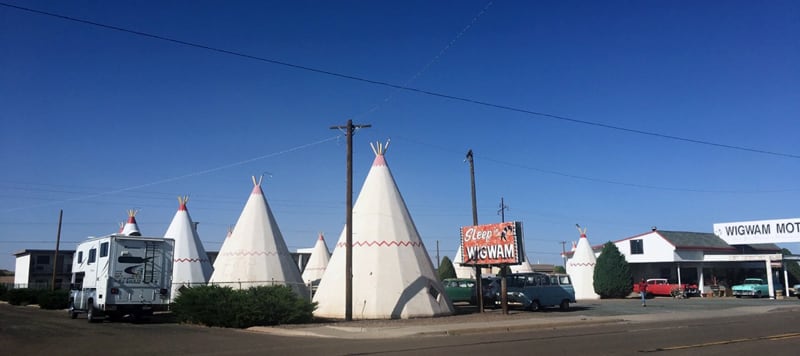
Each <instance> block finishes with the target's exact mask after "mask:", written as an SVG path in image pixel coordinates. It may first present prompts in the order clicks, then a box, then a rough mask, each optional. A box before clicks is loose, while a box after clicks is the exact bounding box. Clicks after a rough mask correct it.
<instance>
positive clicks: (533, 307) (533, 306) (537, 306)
mask: <svg viewBox="0 0 800 356" xmlns="http://www.w3.org/2000/svg"><path fill="white" fill-rule="evenodd" d="M530 309H531V311H533V312H537V311H542V305H541V304H539V301H538V300H534V301H532V302H531V307H530Z"/></svg>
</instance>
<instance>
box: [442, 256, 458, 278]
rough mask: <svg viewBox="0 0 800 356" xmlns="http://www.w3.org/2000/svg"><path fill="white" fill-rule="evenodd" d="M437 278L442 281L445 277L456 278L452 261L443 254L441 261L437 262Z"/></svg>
mask: <svg viewBox="0 0 800 356" xmlns="http://www.w3.org/2000/svg"><path fill="white" fill-rule="evenodd" d="M438 273H439V280H440V281H443V280H444V279H445V278H456V269H455V268H454V267H453V262H452V261H450V258H449V257H447V256H444V257H443V258H442V262H441V263H439V270H438Z"/></svg>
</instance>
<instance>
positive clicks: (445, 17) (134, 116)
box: [0, 0, 800, 269]
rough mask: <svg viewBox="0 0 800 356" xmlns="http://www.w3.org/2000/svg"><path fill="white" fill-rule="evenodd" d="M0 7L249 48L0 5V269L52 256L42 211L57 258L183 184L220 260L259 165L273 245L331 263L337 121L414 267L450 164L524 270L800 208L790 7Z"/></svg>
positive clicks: (169, 213) (447, 193)
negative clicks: (515, 249)
mask: <svg viewBox="0 0 800 356" xmlns="http://www.w3.org/2000/svg"><path fill="white" fill-rule="evenodd" d="M0 2H2V3H4V4H11V5H14V6H21V7H25V8H29V9H33V10H38V11H44V12H48V13H53V14H57V15H60V16H65V17H70V18H75V19H80V20H84V21H89V22H94V23H98V24H103V25H107V26H112V27H117V28H122V29H126V30H131V31H138V32H141V33H146V34H150V35H156V36H160V37H162V38H169V39H173V40H177V41H183V42H187V43H193V44H199V45H203V46H206V47H210V48H213V49H217V50H224V51H230V52H235V53H238V54H242V55H245V56H237V55H232V54H230V53H224V52H221V51H214V50H210V49H203V48H198V47H193V46H189V45H186V44H180V43H176V42H170V41H165V40H160V39H156V38H153V37H147V36H142V35H138V34H134V33H131V32H124V31H119V30H113V29H110V28H108V27H98V26H93V25H90V24H86V23H79V22H75V21H70V20H67V19H65V18H63V17H62V18H58V17H53V16H48V15H43V14H39V13H33V12H30V11H25V10H21V9H19V8H13V7H8V6H0V120H1V121H0V122H1V123H2V126H0V268H4V269H14V259H13V256H12V254H13V253H14V252H15V251H19V250H22V249H25V248H41V249H51V248H54V245H55V237H56V230H57V221H58V212H59V209H63V210H64V224H63V229H62V245H61V246H62V248H63V249H74V247H75V245H76V244H77V242H78V241H80V240H82V239H84V238H86V237H87V236H99V235H105V234H108V233H112V232H115V231H116V230H117V224H118V223H119V222H120V221H124V220H125V219H126V217H127V215H126V211H127V210H128V209H139V213H138V215H137V220H138V222H139V226H140V229H141V230H142V233H143V234H144V235H147V236H158V235H162V234H163V233H164V232H165V231H166V229H167V226H168V224H169V222H170V221H171V220H172V217H173V215H174V214H175V211H176V210H177V207H178V202H177V199H176V197H177V196H178V195H190V196H191V198H190V200H189V204H188V208H189V212H190V214H191V215H192V218H193V219H194V220H195V221H198V222H200V225H199V228H198V230H199V231H198V232H199V234H200V237H201V239H202V241H203V243H204V245H205V248H206V249H207V250H209V251H216V250H218V249H219V247H220V245H221V242H222V240H223V239H224V237H225V234H226V230H227V228H228V226H230V225H232V224H234V223H235V222H236V220H237V218H238V216H239V214H240V212H241V209H242V207H243V206H244V203H245V201H246V200H247V197H248V196H249V194H250V191H251V190H252V183H251V181H250V177H251V176H252V175H257V176H260V175H262V174H264V175H265V178H264V184H263V187H264V192H265V194H266V196H267V200H268V202H269V204H270V205H271V207H272V209H273V212H274V214H275V217H276V219H277V220H278V224H279V226H280V228H281V231H282V232H283V235H284V238H285V240H286V243H287V245H288V246H289V248H290V249H291V250H295V249H297V248H304V247H312V246H313V244H314V242H315V240H316V235H317V233H318V232H323V233H324V234H325V236H326V239H327V241H328V246H329V247H330V248H333V246H334V245H335V243H336V241H337V240H338V238H339V236H340V234H341V232H342V229H343V226H344V221H345V206H344V202H345V173H346V172H345V163H346V161H345V140H344V137H343V136H342V134H341V133H340V132H338V131H336V130H331V129H330V127H331V126H333V125H342V124H345V123H346V121H347V119H353V120H354V122H355V123H357V124H371V125H372V127H371V128H368V129H363V130H359V131H358V132H357V133H356V135H355V136H354V143H355V146H354V192H355V195H356V196H357V194H358V192H359V191H360V188H361V184H362V183H363V181H364V179H365V177H366V174H367V172H368V171H369V168H370V165H371V162H372V160H373V158H374V154H373V153H372V150H371V149H370V147H369V142H376V141H386V140H387V139H391V144H390V146H389V150H388V153H387V154H386V159H387V162H388V164H389V167H390V169H391V170H392V173H393V175H394V178H395V180H396V182H397V185H398V187H399V189H400V191H401V193H402V194H403V197H404V199H405V201H406V204H407V206H408V208H409V211H410V212H411V216H412V218H413V219H414V221H415V223H416V227H417V229H418V231H419V233H420V235H421V236H422V238H423V241H424V242H425V245H426V247H427V249H428V251H429V254H430V255H431V257H432V258H434V259H435V256H436V247H437V242H438V246H439V249H440V254H441V255H442V256H444V255H448V256H450V257H451V258H452V257H453V255H454V254H455V251H456V249H457V246H458V239H459V236H458V228H459V227H460V226H463V225H470V224H471V223H472V212H471V199H470V179H469V178H470V177H469V165H468V164H467V163H465V162H464V157H465V154H466V152H467V150H469V149H472V150H474V152H475V176H476V185H477V203H478V204H477V205H478V215H479V222H480V223H492V222H499V221H500V216H499V214H498V208H499V205H500V199H501V197H502V198H504V199H505V203H506V205H507V206H508V207H509V209H508V210H507V211H506V212H505V219H506V220H507V221H508V220H518V221H522V222H523V224H524V231H525V241H526V250H527V255H528V257H529V259H530V260H531V262H541V263H554V264H560V263H561V258H560V252H561V248H562V244H561V241H567V248H569V244H570V241H574V240H577V238H578V236H579V235H578V231H577V230H576V229H575V224H576V223H578V224H580V225H581V226H583V227H586V228H587V229H588V236H589V239H590V241H591V242H592V243H593V244H600V243H603V242H605V241H609V240H617V239H621V238H626V237H630V236H633V235H637V234H640V233H644V232H647V231H649V229H650V228H651V227H652V226H657V227H658V228H659V229H662V230H678V231H694V232H711V231H712V224H714V223H719V222H731V221H746V220H761V219H778V218H794V217H797V216H798V215H800V212H798V201H800V199H798V197H799V196H800V186H799V185H798V182H799V181H798V177H800V140H798V134H799V133H800V121H799V120H798V117H799V115H800V65H798V63H800V3H799V2H797V1H768V2H754V1H725V2H720V1H701V2H697V1H624V2H615V1H603V2H594V1H504V0H499V1H490V2H487V1H484V0H480V1H479V0H458V1H456V0H453V1H408V0H403V1H18V0H0ZM248 57H251V58H248ZM252 57H255V58H252ZM265 60H267V61H265ZM270 61H273V62H270ZM275 62H280V63H285V64H290V65H292V66H294V67H292V66H286V65H281V64H276V63H275ZM300 67H304V68H311V69H315V70H317V71H310V70H307V69H303V68H300ZM321 71H322V72H327V73H334V74H338V75H331V74H326V73H322V72H321ZM348 76H349V77H351V78H347V77H348ZM352 77H356V78H361V79H367V80H369V81H373V83H370V82H367V81H359V80H354V79H352ZM374 82H379V83H388V84H392V85H396V86H402V87H407V88H413V89H418V90H421V91H424V92H420V91H412V90H404V89H396V88H392V87H389V86H386V85H380V84H376V83H374ZM425 92H428V93H436V94H443V95H444V96H441V95H440V96H436V95H430V94H426V93H425ZM448 96H449V97H448ZM453 97H455V98H459V99H466V100H458V99H454V98H453ZM476 102H477V103H476ZM485 104H490V105H485ZM534 113H544V114H549V115H554V116H557V117H558V118H554V117H548V116H542V115H536V114H534ZM621 129H624V130H621ZM644 133H649V134H644ZM676 137H677V138H682V139H684V140H679V139H675V138H676ZM690 140H694V141H700V142H701V143H698V142H690ZM702 142H704V143H705V144H704V143H702ZM708 143H711V144H708ZM724 146H733V147H734V148H730V147H724ZM737 148H745V149H749V150H742V149H737ZM753 150H756V151H767V152H768V153H763V152H754V151H753ZM787 247H789V248H790V249H792V250H796V251H794V252H800V246H798V245H797V244H794V246H792V245H791V244H790V245H788V246H787Z"/></svg>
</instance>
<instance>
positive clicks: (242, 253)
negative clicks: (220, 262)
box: [220, 251, 281, 256]
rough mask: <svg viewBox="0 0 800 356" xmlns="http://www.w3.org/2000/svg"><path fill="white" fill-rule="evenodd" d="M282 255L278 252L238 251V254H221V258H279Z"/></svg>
mask: <svg viewBox="0 0 800 356" xmlns="http://www.w3.org/2000/svg"><path fill="white" fill-rule="evenodd" d="M278 255H281V254H280V253H277V252H272V251H236V252H225V253H223V254H220V256H278Z"/></svg>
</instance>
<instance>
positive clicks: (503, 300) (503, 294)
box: [497, 197, 508, 315]
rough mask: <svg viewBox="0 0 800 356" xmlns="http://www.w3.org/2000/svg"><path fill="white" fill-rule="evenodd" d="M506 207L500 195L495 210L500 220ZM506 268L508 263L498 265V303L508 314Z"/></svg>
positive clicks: (504, 214) (503, 217)
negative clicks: (498, 207) (498, 203)
mask: <svg viewBox="0 0 800 356" xmlns="http://www.w3.org/2000/svg"><path fill="white" fill-rule="evenodd" d="M506 209H508V205H506V203H505V201H504V200H503V197H500V210H498V211H497V213H498V214H500V221H501V222H506ZM506 268H508V265H502V266H500V305H501V307H502V308H503V314H505V315H508V284H507V282H506Z"/></svg>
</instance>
